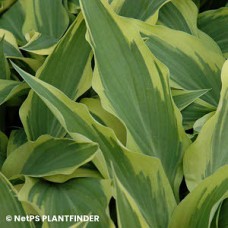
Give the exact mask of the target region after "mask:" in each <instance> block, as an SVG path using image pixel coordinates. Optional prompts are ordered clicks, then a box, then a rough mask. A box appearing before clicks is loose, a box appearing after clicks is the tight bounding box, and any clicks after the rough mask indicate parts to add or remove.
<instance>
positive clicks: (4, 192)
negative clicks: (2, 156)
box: [0, 173, 34, 228]
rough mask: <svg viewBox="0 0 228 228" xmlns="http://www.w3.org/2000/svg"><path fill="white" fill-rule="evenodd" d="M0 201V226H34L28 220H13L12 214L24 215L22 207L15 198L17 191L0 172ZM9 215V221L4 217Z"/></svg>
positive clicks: (21, 227) (24, 227)
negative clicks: (10, 217)
mask: <svg viewBox="0 0 228 228" xmlns="http://www.w3.org/2000/svg"><path fill="white" fill-rule="evenodd" d="M0 202H1V211H0V225H1V227H7V228H8V227H9V228H15V227H18V228H29V227H34V226H32V224H31V223H29V222H28V221H25V222H17V221H15V222H14V221H13V220H14V215H17V216H26V213H25V211H24V208H23V206H22V204H21V202H20V201H19V200H18V198H17V193H16V191H15V189H14V188H13V186H12V185H11V184H10V182H9V181H8V180H7V179H6V177H5V176H4V175H2V173H0ZM9 216H12V220H11V221H10V220H9V221H10V222H9V221H7V220H6V219H9Z"/></svg>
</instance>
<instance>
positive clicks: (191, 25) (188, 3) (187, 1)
mask: <svg viewBox="0 0 228 228" xmlns="http://www.w3.org/2000/svg"><path fill="white" fill-rule="evenodd" d="M197 16H198V9H197V7H196V6H195V4H194V3H193V2H192V0H181V1H180V0H171V1H170V2H168V3H167V4H165V5H164V6H163V7H162V8H161V9H160V11H159V18H158V24H162V25H165V26H167V27H169V28H172V29H176V30H179V31H183V32H186V33H189V34H192V35H195V36H198V28H197Z"/></svg>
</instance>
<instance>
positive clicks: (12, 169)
mask: <svg viewBox="0 0 228 228" xmlns="http://www.w3.org/2000/svg"><path fill="white" fill-rule="evenodd" d="M97 149H98V146H97V145H96V144H94V143H76V142H74V141H73V140H71V139H57V138H52V137H50V136H47V135H46V136H41V137H40V138H38V139H37V140H36V141H35V142H27V143H25V144H23V145H22V146H20V147H19V148H18V149H16V150H15V151H14V152H12V153H10V155H9V156H8V157H7V159H6V161H5V163H4V164H3V167H2V172H3V173H4V175H5V176H7V177H8V178H11V179H13V178H15V177H17V176H18V175H26V176H32V177H46V176H53V175H57V174H62V175H70V174H72V173H73V172H74V171H75V170H76V169H77V168H78V167H80V166H82V165H83V164H85V163H87V162H89V161H91V160H92V159H93V158H94V156H95V154H96V151H97ZM21 158H23V159H21Z"/></svg>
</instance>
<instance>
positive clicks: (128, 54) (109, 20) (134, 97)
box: [81, 1, 188, 192]
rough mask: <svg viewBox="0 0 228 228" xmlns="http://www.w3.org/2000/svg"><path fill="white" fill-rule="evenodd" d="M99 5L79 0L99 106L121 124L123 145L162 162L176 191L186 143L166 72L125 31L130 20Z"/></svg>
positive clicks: (135, 37)
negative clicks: (91, 53)
mask: <svg viewBox="0 0 228 228" xmlns="http://www.w3.org/2000/svg"><path fill="white" fill-rule="evenodd" d="M101 2H103V1H101ZM101 2H99V1H81V8H82V11H83V14H84V17H85V20H86V23H87V28H88V32H89V34H88V37H89V41H90V43H91V46H92V48H93V52H94V56H95V62H96V68H95V73H94V77H93V88H94V89H95V91H96V92H97V93H98V94H99V97H100V99H101V103H102V105H103V107H104V108H105V109H106V110H107V111H109V112H110V113H112V114H114V115H116V116H117V117H118V118H120V119H121V120H122V122H123V123H124V124H125V126H126V128H127V147H128V148H130V149H131V150H133V151H139V152H141V153H143V154H146V155H150V156H155V157H158V158H160V159H161V162H162V165H163V167H164V169H165V172H166V175H167V176H168V178H169V180H170V183H171V185H172V187H173V189H175V192H176V191H177V189H178V187H179V184H180V181H181V178H182V177H181V175H182V174H181V170H180V169H181V160H182V154H183V150H184V149H185V147H186V145H187V144H188V140H187V138H186V135H185V134H184V131H183V129H182V126H181V116H180V113H178V111H177V109H176V107H175V106H174V104H173V101H172V99H171V93H170V89H169V84H168V72H167V69H166V67H165V66H164V65H163V64H162V63H160V62H159V61H158V60H157V59H156V58H154V57H153V55H152V54H151V53H150V51H149V49H148V48H147V46H146V45H145V44H144V42H143V40H142V39H141V38H140V36H139V35H138V33H136V32H135V33H134V30H133V31H132V30H130V29H129V30H128V29H127V28H128V27H130V22H129V24H128V23H127V20H124V21H122V19H121V17H118V16H117V15H116V14H114V13H113V11H111V10H110V9H109V8H110V7H109V5H108V4H105V3H101ZM103 4H104V5H103ZM95 21H96V23H94V22H95ZM101 27H102V28H103V29H102V31H101V30H100V28H101ZM101 40H102V42H101ZM110 45H111V46H112V50H113V51H112V52H111V54H110ZM139 75H140V77H139ZM126 85H127V86H126ZM129 113H130V115H129ZM164 141H165V142H166V144H165V145H164Z"/></svg>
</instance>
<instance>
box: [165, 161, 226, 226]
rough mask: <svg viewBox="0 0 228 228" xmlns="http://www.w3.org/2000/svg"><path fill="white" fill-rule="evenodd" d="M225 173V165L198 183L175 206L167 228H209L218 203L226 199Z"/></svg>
mask: <svg viewBox="0 0 228 228" xmlns="http://www.w3.org/2000/svg"><path fill="white" fill-rule="evenodd" d="M227 173H228V166H227V165H226V166H224V167H222V168H220V169H219V170H218V171H217V172H215V173H214V174H213V175H212V176H210V177H208V178H207V179H205V180H204V181H203V182H202V183H200V184H199V185H198V186H197V187H196V188H195V189H194V190H193V191H192V192H191V193H190V194H189V195H188V196H187V197H186V198H185V199H184V200H183V201H182V202H181V203H180V204H179V205H178V206H177V208H176V209H175V211H174V213H173V216H172V219H171V222H170V225H169V227H170V228H177V227H180V224H181V227H185V228H193V227H211V226H210V223H211V221H212V218H213V216H214V213H215V211H216V209H217V207H218V205H219V203H221V202H222V201H223V200H225V199H227V198H228V189H227V186H228V176H227ZM220 213H221V212H220ZM226 217H227V215H226ZM218 227H221V228H222V227H225V226H218Z"/></svg>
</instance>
